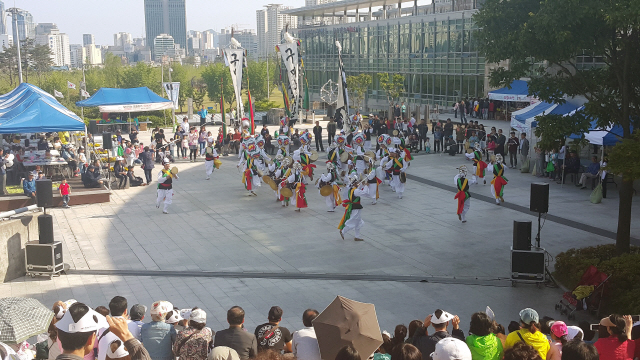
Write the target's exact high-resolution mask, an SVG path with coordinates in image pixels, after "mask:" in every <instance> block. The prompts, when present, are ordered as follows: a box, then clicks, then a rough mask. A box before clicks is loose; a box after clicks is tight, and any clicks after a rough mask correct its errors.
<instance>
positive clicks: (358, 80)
mask: <svg viewBox="0 0 640 360" xmlns="http://www.w3.org/2000/svg"><path fill="white" fill-rule="evenodd" d="M370 85H371V75H369V74H360V75H355V76H347V88H348V89H349V95H351V100H353V105H354V107H355V108H356V110H359V109H360V107H361V106H362V105H363V103H364V97H365V96H366V94H367V90H368V89H369V86H370Z"/></svg>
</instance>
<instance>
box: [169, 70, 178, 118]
mask: <svg viewBox="0 0 640 360" xmlns="http://www.w3.org/2000/svg"><path fill="white" fill-rule="evenodd" d="M172 71H173V69H172V68H171V61H169V84H171V85H170V88H169V89H170V91H169V99H170V100H171V126H172V127H173V130H175V129H176V106H175V103H174V102H173V81H172V80H171V72H172Z"/></svg>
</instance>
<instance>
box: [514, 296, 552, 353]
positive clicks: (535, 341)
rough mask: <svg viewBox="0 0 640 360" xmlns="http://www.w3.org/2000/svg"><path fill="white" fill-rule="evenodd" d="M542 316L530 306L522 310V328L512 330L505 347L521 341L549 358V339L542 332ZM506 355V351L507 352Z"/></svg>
mask: <svg viewBox="0 0 640 360" xmlns="http://www.w3.org/2000/svg"><path fill="white" fill-rule="evenodd" d="M539 320H540V318H539V317H538V313H537V312H536V311H535V310H533V309H530V308H526V309H523V310H521V311H520V329H519V330H516V331H513V332H510V333H509V335H508V336H507V340H506V341H505V344H504V347H505V349H509V348H511V347H514V345H516V344H517V343H519V342H525V343H527V344H529V345H531V346H533V348H534V349H536V350H537V351H538V353H539V354H540V357H541V358H543V359H546V358H547V353H548V352H549V341H548V340H547V337H546V336H545V335H544V334H543V333H542V332H540V330H539V329H540V324H538V322H539ZM505 357H506V352H505Z"/></svg>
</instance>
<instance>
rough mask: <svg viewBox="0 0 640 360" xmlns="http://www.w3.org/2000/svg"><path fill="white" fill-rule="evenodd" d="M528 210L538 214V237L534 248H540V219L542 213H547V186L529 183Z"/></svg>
mask: <svg viewBox="0 0 640 360" xmlns="http://www.w3.org/2000/svg"><path fill="white" fill-rule="evenodd" d="M529 210H530V211H533V212H537V213H538V235H536V246H537V247H540V230H542V226H541V225H540V217H541V216H542V213H545V214H546V213H548V212H549V184H548V183H531V195H530V197H529Z"/></svg>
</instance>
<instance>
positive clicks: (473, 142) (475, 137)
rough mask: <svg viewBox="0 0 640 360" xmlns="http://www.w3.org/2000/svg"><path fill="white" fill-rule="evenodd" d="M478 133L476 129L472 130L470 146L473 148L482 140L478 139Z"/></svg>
mask: <svg viewBox="0 0 640 360" xmlns="http://www.w3.org/2000/svg"><path fill="white" fill-rule="evenodd" d="M476 134H477V133H476V132H475V131H472V132H471V136H470V137H469V148H471V149H475V147H476V144H478V143H479V142H480V140H479V139H478V135H476Z"/></svg>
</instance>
